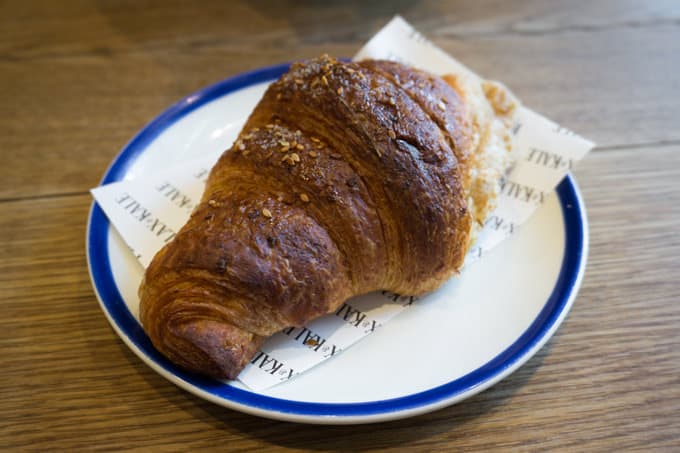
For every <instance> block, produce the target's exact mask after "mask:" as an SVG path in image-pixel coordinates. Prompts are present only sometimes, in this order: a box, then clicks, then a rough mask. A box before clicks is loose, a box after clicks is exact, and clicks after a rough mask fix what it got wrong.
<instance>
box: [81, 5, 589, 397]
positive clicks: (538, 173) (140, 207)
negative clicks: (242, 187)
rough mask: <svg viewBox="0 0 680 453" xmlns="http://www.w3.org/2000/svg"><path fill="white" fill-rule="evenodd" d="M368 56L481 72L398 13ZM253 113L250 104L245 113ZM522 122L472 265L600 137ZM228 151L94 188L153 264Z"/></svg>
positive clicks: (271, 370)
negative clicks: (512, 162)
mask: <svg viewBox="0 0 680 453" xmlns="http://www.w3.org/2000/svg"><path fill="white" fill-rule="evenodd" d="M367 58H376V59H390V60H396V61H400V62H403V63H406V64H409V65H411V66H414V67H417V68H421V69H424V70H426V71H429V72H431V73H433V74H435V75H443V74H447V73H458V74H460V73H461V72H464V73H467V74H468V75H469V76H470V77H477V76H476V75H475V74H473V73H472V72H471V71H469V70H468V69H467V68H465V67H464V66H463V65H462V64H461V63H459V62H458V61H456V60H455V59H453V58H452V57H451V56H449V55H447V54H446V53H445V52H443V51H442V50H441V49H439V48H437V47H436V46H434V45H433V44H432V43H431V42H429V41H428V40H427V39H425V38H424V37H423V36H422V35H421V34H420V33H418V32H417V31H416V30H415V29H413V28H412V27H411V26H410V25H409V24H408V23H406V22H405V21H404V20H403V19H402V18H401V17H398V16H397V17H395V18H394V19H393V20H392V21H391V22H390V23H389V24H388V25H387V26H385V27H384V28H383V29H382V30H381V31H380V32H379V33H378V34H377V35H375V36H374V37H373V38H372V39H371V40H370V41H369V42H368V43H367V44H366V45H365V46H364V47H363V48H362V49H361V50H360V51H359V53H358V54H357V55H356V56H355V59H367ZM248 114H249V112H244V118H243V120H244V121H245V116H247V115H248ZM513 130H514V133H515V143H516V146H517V147H518V162H517V163H516V164H515V166H514V167H513V169H512V171H511V172H510V174H509V175H508V176H507V177H506V178H505V180H504V183H503V185H502V194H501V196H500V198H499V200H498V207H497V209H496V210H495V211H494V212H493V214H492V215H491V216H490V217H489V218H488V220H487V221H486V224H485V225H484V228H483V230H482V233H481V234H480V235H479V237H478V239H477V243H476V244H475V246H474V247H473V248H472V250H470V253H469V254H468V257H467V259H466V266H468V265H470V263H471V262H473V261H474V260H476V259H479V258H481V257H482V256H483V255H484V254H485V253H487V252H488V251H489V250H490V249H492V248H493V247H494V246H496V245H497V244H498V243H500V242H501V241H503V240H504V239H506V238H507V237H509V236H511V235H512V234H513V232H514V231H516V230H517V228H518V227H519V226H520V225H521V224H522V223H524V222H525V221H526V220H527V219H528V218H529V216H530V215H531V214H532V213H533V212H534V211H535V210H536V209H537V208H538V207H540V206H541V204H542V203H543V201H544V200H545V199H546V197H549V196H554V191H553V189H554V188H555V187H556V186H557V184H558V183H559V182H560V181H561V180H562V179H563V178H564V176H565V175H566V174H567V172H568V171H569V170H570V169H571V168H572V167H573V166H574V164H575V163H576V162H578V161H579V160H580V159H582V158H583V157H584V156H585V155H586V154H587V153H588V152H589V151H590V150H591V149H592V148H593V146H594V144H593V143H592V142H590V141H588V140H585V139H583V138H581V137H579V136H577V135H575V134H574V133H572V132H570V131H568V130H566V129H564V128H562V127H560V126H558V125H557V124H555V123H553V122H552V121H550V120H548V119H546V118H544V117H543V116H541V115H539V114H538V113H536V112H533V111H532V110H530V109H528V108H525V107H521V108H520V111H519V112H518V124H517V125H516V126H515V127H514V129H513ZM220 154H221V152H218V153H208V154H203V155H202V156H200V157H199V158H196V159H192V160H190V161H188V162H182V163H181V164H180V165H174V166H172V167H171V168H167V169H163V170H161V171H158V172H157V173H155V174H153V175H144V178H138V177H137V178H132V179H131V180H125V181H121V182H116V183H112V184H108V185H105V186H101V187H97V188H95V189H92V194H93V196H94V198H95V199H96V201H97V203H98V204H99V206H100V207H101V208H102V209H103V210H104V212H105V213H106V215H107V216H108V218H109V220H110V221H111V223H112V224H113V226H114V227H115V228H116V230H117V231H118V232H119V234H120V235H121V237H122V238H123V240H124V241H125V243H126V244H127V245H128V246H129V247H130V249H131V251H132V253H134V254H135V256H136V257H137V259H138V260H139V262H140V263H141V264H142V266H144V267H146V266H147V265H148V264H149V262H150V261H151V259H152V258H153V256H154V254H155V253H156V252H157V251H158V250H159V249H160V248H161V247H162V246H163V245H164V244H165V243H167V242H169V241H170V240H172V238H173V237H174V236H175V233H176V232H177V231H179V229H180V228H181V227H182V225H183V224H184V223H185V222H186V220H187V219H188V217H189V214H190V213H191V211H192V209H193V208H194V206H195V205H196V203H197V202H198V200H199V199H200V197H201V194H202V192H203V188H204V185H205V180H206V178H207V175H208V172H209V170H210V168H211V167H212V165H213V164H214V162H215V161H216V160H217V158H218V157H219V155H220ZM424 297H427V296H424ZM416 299H417V298H416V297H413V296H408V295H399V294H392V293H387V292H376V293H372V294H368V295H364V296H360V297H356V298H353V299H350V300H348V301H347V302H345V303H344V304H343V305H342V306H341V307H339V308H338V309H337V310H336V311H335V313H333V314H329V315H327V316H325V317H323V318H320V319H318V320H315V321H313V322H311V323H309V324H308V325H307V326H306V327H303V328H289V329H286V330H284V331H282V332H280V333H278V334H275V335H274V336H273V337H272V338H270V339H269V340H268V341H267V342H266V343H265V345H264V346H263V347H262V350H261V351H260V352H258V353H257V354H256V355H255V357H254V358H253V360H252V361H251V363H250V364H249V365H248V366H247V367H246V368H245V369H244V370H243V372H242V373H241V374H240V375H239V377H238V379H239V380H240V381H241V382H242V383H243V384H245V385H246V386H248V387H250V388H251V389H253V390H256V391H257V390H262V389H265V388H268V387H271V386H273V385H276V384H278V383H281V382H284V381H287V380H289V379H291V378H293V377H294V376H296V375H298V374H300V373H303V372H305V371H307V370H309V369H310V368H312V367H314V366H315V365H317V364H319V363H321V362H323V361H325V360H327V359H329V358H331V357H333V356H334V355H337V354H340V353H342V352H344V351H345V350H346V349H348V348H349V347H350V346H351V345H352V344H354V343H356V342H357V341H359V340H360V339H361V338H363V337H365V336H366V335H369V334H371V333H373V332H374V331H376V330H378V329H379V328H380V326H382V325H383V324H385V323H386V322H388V321H389V320H390V319H391V318H392V317H394V316H396V315H397V314H399V313H400V312H402V310H406V309H412V310H417V309H418V304H413V302H415V301H416ZM135 303H138V301H135ZM451 303H455V300H452V301H451Z"/></svg>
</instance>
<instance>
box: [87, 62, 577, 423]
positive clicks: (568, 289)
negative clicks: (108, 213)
mask: <svg viewBox="0 0 680 453" xmlns="http://www.w3.org/2000/svg"><path fill="white" fill-rule="evenodd" d="M287 67H288V65H279V66H273V67H269V68H263V69H260V70H256V71H253V72H250V73H247V74H242V75H239V76H236V77H233V78H230V79H228V80H225V81H223V82H220V83H217V84H215V85H213V86H210V87H207V88H205V89H203V90H201V91H199V92H197V93H195V94H192V95H190V96H188V97H187V98H185V99H183V100H182V101H180V102H179V103H177V104H175V105H174V106H172V107H170V108H169V109H168V110H167V111H165V112H164V113H162V114H161V115H160V116H159V117H158V118H156V119H155V120H153V121H152V122H151V123H149V125H147V126H146V127H145V128H144V129H142V131H141V132H140V133H139V134H138V135H137V136H136V137H135V138H134V139H132V141H131V142H130V143H129V144H128V145H127V146H126V147H125V148H124V149H123V150H122V152H121V153H120V155H119V156H118V157H116V159H115V160H114V161H113V163H112V164H111V166H110V168H109V169H108V171H107V172H106V175H105V176H104V179H103V180H102V184H106V183H109V182H113V181H118V180H121V179H128V178H131V177H143V175H145V174H149V173H151V172H154V171H156V170H157V169H158V168H162V167H164V166H166V165H168V164H171V163H173V162H179V161H182V160H183V159H186V158H189V157H194V156H196V155H197V154H200V153H203V152H208V151H214V150H221V149H226V148H228V147H229V145H230V144H231V142H232V141H233V140H234V138H235V137H236V136H237V134H238V132H239V130H240V128H241V126H242V124H243V123H244V122H245V120H246V118H247V116H248V114H249V113H250V111H251V110H252V108H253V107H254V106H255V104H256V103H257V101H258V100H259V99H260V97H261V95H262V93H263V92H264V90H265V88H266V87H267V85H268V83H269V82H271V80H273V79H275V78H277V77H278V76H279V75H280V74H282V73H283V72H285V70H286V69H287ZM587 250H588V230H587V222H586V216H585V208H584V206H583V203H582V201H581V197H580V195H579V192H578V189H577V187H576V183H575V182H574V180H573V179H572V178H571V177H570V176H568V177H567V178H566V179H565V180H564V181H563V182H562V183H561V184H560V185H559V187H558V188H557V189H556V191H555V193H554V194H553V195H552V196H550V197H548V199H547V200H546V201H545V203H544V204H543V205H542V206H541V207H540V208H539V209H538V211H537V212H536V213H535V214H534V216H533V217H532V218H531V219H530V220H529V222H527V223H526V224H525V225H523V226H522V228H521V229H520V230H519V232H517V233H516V234H515V235H514V236H512V237H511V238H510V239H509V240H506V241H505V242H504V243H503V244H501V245H500V246H498V247H497V248H496V249H494V250H493V251H492V252H491V253H489V254H488V255H485V256H484V258H483V259H482V260H480V261H478V262H476V263H474V264H472V265H471V266H470V267H469V268H468V269H466V270H465V271H464V272H463V273H462V275H461V277H460V278H458V279H454V280H451V281H450V282H449V283H448V284H446V285H445V286H444V287H443V288H441V289H440V290H438V291H436V292H435V293H433V294H430V295H428V296H426V297H425V298H423V299H422V300H421V301H419V302H418V305H417V307H415V309H413V310H407V311H406V312H404V313H403V314H402V315H400V316H398V317H397V318H396V319H394V320H392V321H391V322H389V323H388V324H387V325H385V326H384V327H382V328H381V329H379V330H378V331H377V332H376V333H374V334H373V335H370V336H369V337H367V338H366V339H364V340H362V341H361V342H359V343H358V344H357V345H355V346H353V347H352V348H350V349H349V350H348V351H346V352H344V353H343V354H341V355H339V356H338V357H334V358H333V359H332V360H328V361H327V362H325V363H323V364H321V365H319V366H317V367H316V368H314V369H312V370H311V371H309V372H307V373H304V374H303V375H301V376H299V377H297V378H295V379H293V380H291V381H289V382H286V383H284V384H281V385H279V386H276V387H273V388H271V389H269V390H265V391H261V392H253V391H250V390H248V389H246V388H244V387H243V386H242V385H240V384H238V383H224V382H220V381H216V380H212V379H207V378H203V377H199V376H196V375H193V374H191V373H187V372H185V371H183V370H181V369H178V368H177V367H175V366H174V365H173V364H171V363H170V362H168V361H167V360H166V359H165V358H163V357H162V356H161V355H160V354H159V353H158V352H157V351H156V350H155V349H154V348H153V346H152V345H151V343H150V341H149V339H148V338H147V336H146V335H145V333H144V331H143V330H142V328H141V326H140V324H139V323H138V321H137V319H136V315H137V305H138V299H137V295H136V290H137V286H138V285H139V282H140V279H141V276H142V272H143V271H142V268H141V266H140V265H139V264H138V263H137V261H136V260H135V258H134V257H133V256H132V254H131V253H130V252H129V251H128V249H127V247H126V246H125V244H124V243H123V242H122V240H121V239H120V237H119V236H118V234H117V233H116V231H115V230H114V229H113V228H112V227H111V226H110V225H109V222H108V220H107V219H106V217H105V215H104V213H103V212H102V211H101V209H100V208H99V207H98V206H97V205H96V204H94V203H93V205H92V210H91V212H90V218H89V220H88V233H87V256H88V264H89V268H90V275H91V278H92V282H93V286H94V288H95V291H96V293H97V297H98V298H99V301H100V303H101V306H102V309H103V310H104V313H105V314H106V316H107V317H108V319H109V321H110V322H111V325H112V326H113V328H114V329H115V330H116V332H117V333H118V335H120V337H121V338H122V339H123V341H124V342H125V343H126V344H127V345H128V346H129V347H130V348H131V349H132V350H133V351H134V352H135V353H136V354H137V355H138V356H139V357H140V358H141V359H142V360H144V361H145V362H146V363H147V364H149V365H150V366H151V367H152V368H153V369H154V370H156V371H157V372H158V373H160V374H161V375H163V376H164V377H166V378H167V379H168V380H170V381H171V382H173V383H175V384H177V385H178V386H180V387H182V388H184V389H186V390H188V391H190V392H192V393H194V394H196V395H198V396H200V397H202V398H205V399H207V400H209V401H212V402H214V403H217V404H220V405H223V406H225V407H228V408H231V409H235V410H239V411H243V412H247V413H250V414H255V415H259V416H264V417H269V418H274V419H279V420H289V421H297V422H306V423H328V424H342V423H367V422H377V421H385V420H391V419H397V418H403V417H409V416H413V415H417V414H421V413H425V412H429V411H432V410H435V409H438V408H441V407H444V406H448V405H450V404H454V403H456V402H458V401H461V400H463V399H465V398H468V397H470V396H471V395H473V394H475V393H478V392H480V391H482V390H484V389H486V388H488V387H489V386H491V385H493V384H495V383H496V382H498V381H499V380H501V379H503V378H504V377H505V376H507V375H509V374H510V373H512V372H513V371H514V370H515V369H517V368H518V367H519V366H520V365H522V364H523V363H524V362H526V361H527V360H528V359H529V358H530V357H531V356H533V355H534V354H535V353H536V351H538V350H539V349H540V348H541V346H542V345H543V344H544V343H545V342H546V341H547V340H548V339H549V338H550V337H551V336H552V335H553V334H554V332H555V331H556V329H557V327H558V326H559V325H560V323H561V322H562V320H563V319H564V317H565V316H566V314H567V312H568V311H569V308H570V307H571V305H572V303H573V301H574V298H575V296H576V292H577V291H578V288H579V286H580V283H581V279H582V277H583V272H584V269H585V262H586V256H587ZM555 390H556V391H557V390H558V389H555Z"/></svg>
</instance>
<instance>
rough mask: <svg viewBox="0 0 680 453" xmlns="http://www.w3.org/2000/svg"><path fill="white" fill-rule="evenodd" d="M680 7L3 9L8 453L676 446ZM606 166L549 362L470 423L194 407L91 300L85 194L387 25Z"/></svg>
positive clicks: (2, 338) (461, 410)
mask: <svg viewBox="0 0 680 453" xmlns="http://www.w3.org/2000/svg"><path fill="white" fill-rule="evenodd" d="M679 9H680V8H679V7H678V3H677V2H670V1H659V2H642V1H627V2H620V1H614V0H610V1H579V2H539V1H533V0H532V1H527V2H521V3H513V4H509V3H507V2H501V1H484V2H413V1H407V0H401V1H398V2H395V3H390V4H388V3H380V2H375V3H374V4H373V3H371V4H367V5H364V3H363V2H343V3H334V2H321V3H319V2H312V1H304V2H299V3H295V4H293V3H291V2H281V3H273V2H266V1H253V2H248V3H246V2H234V3H233V4H230V5H229V6H226V4H223V3H221V2H214V3H207V2H206V3H205V4H203V5H201V6H200V7H199V6H196V5H194V4H192V3H188V2H158V3H153V4H146V3H145V4H144V5H141V4H139V3H137V2H59V4H57V3H56V2H26V1H22V2H16V1H14V2H4V3H3V4H2V5H0V36H2V39H0V95H1V96H2V99H3V102H1V103H0V150H1V153H2V157H3V165H2V166H0V181H1V184H0V207H1V208H2V209H3V211H2V212H3V215H2V216H0V256H2V259H0V300H1V301H2V316H0V348H1V350H2V353H1V354H0V366H1V367H2V369H3V373H2V374H0V449H2V450H20V451H26V450H33V451H45V450H56V449H59V450H68V451H71V450H76V451H78V450H83V449H87V450H122V449H139V450H148V449H153V450H154V451H187V450H214V449H218V450H237V451H251V450H267V451H269V450H272V451H303V450H344V451H348V450H351V451H354V450H392V449H394V450H400V449H404V448H408V449H410V450H414V451H432V450H434V451H443V450H463V449H464V450H471V451H479V450H501V451H505V450H509V449H512V450H515V449H518V450H548V449H550V450H553V449H557V450H567V451H612V450H619V449H621V450H644V451H650V450H651V451H677V450H678V449H680V430H679V429H678V426H680V336H678V332H680V304H678V301H679V300H680V284H679V283H678V279H677V276H678V274H679V273H680V259H679V258H678V257H679V256H680V236H678V235H677V230H678V227H677V225H678V224H680V190H679V189H680V186H679V185H678V181H679V180H680V132H679V129H678V127H677V124H678V122H677V118H678V117H679V115H678V114H679V113H680V107H679V105H680V103H678V100H679V99H680V85H679V84H678V80H679V79H678V77H677V74H678V73H680V71H679V70H680V60H678V58H677V56H678V55H680V26H679V23H678V22H679V18H680V11H679ZM396 12H399V13H401V14H403V15H404V16H405V17H406V18H407V19H408V20H410V21H412V22H413V23H414V24H415V25H416V26H417V27H418V28H419V29H421V30H422V31H423V32H425V34H427V35H428V36H430V37H431V38H433V40H434V41H435V42H436V43H437V44H439V45H441V46H442V47H444V48H445V49H446V50H447V51H450V52H451V53H453V54H454V55H456V56H459V57H460V59H461V60H462V61H464V62H465V63H467V64H469V65H470V66H471V67H472V68H474V69H475V70H477V71H479V72H480V73H482V74H485V75H488V76H491V77H497V78H499V79H501V80H503V81H505V82H506V83H507V84H508V85H510V86H511V87H512V88H513V89H514V90H515V91H516V92H517V93H518V94H519V95H520V97H522V99H523V100H524V101H525V102H526V103H527V104H528V105H530V106H533V107H535V108H536V109H537V110H539V111H542V112H544V113H546V114H548V115H549V116H551V117H553V118H554V119H556V120H558V121H560V122H562V123H563V124H565V125H567V126H569V127H571V128H573V129H575V130H576V131H578V132H579V133H581V134H583V135H586V136H588V137H589V138H592V139H594V140H596V141H597V142H598V143H599V144H600V145H601V148H600V149H599V150H597V151H595V152H594V153H591V155H590V156H588V158H587V159H586V160H585V161H583V162H582V163H581V164H580V165H579V167H578V168H577V169H576V170H575V176H576V179H577V181H578V183H579V185H580V187H581V190H582V192H583V196H584V199H585V202H586V205H587V208H588V215H589V220H590V239H591V248H590V258H589V261H588V270H587V273H586V277H585V279H584V282H583V287H582V289H581V292H580V294H579V296H578V299H577V300H576V303H575V305H574V308H573V310H572V312H571V314H570V315H569V317H568V318H567V320H566V321H565V323H564V324H563V326H562V328H561V329H560V330H559V332H558V333H557V335H556V336H555V337H554V338H553V339H552V340H551V341H550V342H549V343H548V345H547V346H546V347H544V348H543V349H542V350H541V351H540V352H539V353H538V354H537V355H536V356H535V357H534V358H533V359H531V360H530V361H529V362H528V363H527V364H526V365H525V366H523V367H522V368H520V369H519V370H518V371H517V372H515V373H514V374H513V375H511V376H510V377H509V378H508V379H506V380H504V381H503V382H501V383H500V384H498V385H496V386H495V387H493V388H491V389H489V390H487V391H485V392H483V393H481V394H479V395H477V396H475V397H473V398H471V399H469V400H467V401H465V402H463V403H461V404H458V405H456V406H453V407H449V408H446V409H443V410H440V411H437V412H434V413H431V414H426V415H423V416H420V417H415V418H412V419H408V420H402V421H396V422H390V423H383V424H378V425H370V426H346V427H314V426H299V425H293V424H289V423H282V422H274V421H268V420H264V419H260V418H256V417H252V416H247V415H244V414H241V413H238V412H234V411H230V410H227V409H224V408H221V407H218V406H215V405H212V404H210V403H207V402H205V401H203V400H201V399H198V398H196V397H194V396H192V395H190V394H188V393H186V392H184V391H181V390H179V389H177V388H176V387H174V386H173V385H172V384H170V383H169V382H167V381H166V380H165V379H163V378H162V377H160V376H159V375H157V374H156V373H155V372H153V371H152V370H151V369H150V368H148V367H147V366H146V365H144V364H143V363H142V362H141V361H140V360H139V359H138V358H137V357H136V356H135V355H134V354H133V353H132V352H130V350H129V349H128V348H127V347H126V346H125V345H124V344H123V343H122V341H121V340H119V339H118V337H117V336H116V334H115V333H114V332H113V330H112V329H111V327H110V326H109V325H108V323H107V321H106V318H105V317H104V316H103V314H102V312H101V310H100V309H99V306H98V303H97V300H96V298H95V296H94V293H93V291H92V287H91V284H90V280H89V276H88V271H87V264H86V260H85V251H84V238H85V227H86V220H87V215H88V211H89V208H90V203H91V197H90V196H89V194H88V193H87V190H88V189H89V188H90V187H93V186H95V185H96V184H97V182H98V180H99V178H100V177H101V174H102V173H103V171H104V170H105V168H106V166H107V165H108V163H109V162H110V161H111V159H112V158H113V157H114V156H115V154H116V153H117V152H118V150H119V149H120V148H121V147H122V146H123V145H124V144H125V143H126V142H127V140H129V139H130V137H131V136H132V135H133V134H134V133H135V132H136V131H137V130H138V129H139V128H140V127H142V126H143V125H144V124H145V123H146V122H147V121H149V120H150V119H151V118H153V117H154V116H155V115H156V114H157V113H159V112H160V111H161V110H162V109H163V108H165V107H166V106H167V105H169V104H170V103H172V102H173V101H175V100H177V99H179V98H180V97H182V96H184V95H186V94H187V93H190V92H191V91H194V90H196V89H198V88H200V87H202V86H204V85H206V84H209V83H211V82H214V81H216V80H220V79H222V78H224V77H227V76H229V75H233V74H236V73H238V72H241V71H244V70H248V69H252V68H256V67H260V66H264V65H269V64H274V63H278V62H281V61H287V60H291V59H296V58H305V57H311V56H315V55H317V54H319V53H323V52H328V53H333V54H338V55H350V54H352V53H353V52H354V51H355V50H356V49H357V47H358V46H359V45H360V44H361V42H363V41H364V40H365V39H366V38H368V37H369V36H370V35H371V34H372V33H373V32H375V30H377V29H378V28H379V27H380V26H381V25H383V24H384V23H385V22H386V21H387V20H388V19H389V18H390V17H391V16H392V15H393V14H394V13H396Z"/></svg>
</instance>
